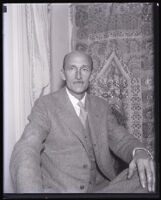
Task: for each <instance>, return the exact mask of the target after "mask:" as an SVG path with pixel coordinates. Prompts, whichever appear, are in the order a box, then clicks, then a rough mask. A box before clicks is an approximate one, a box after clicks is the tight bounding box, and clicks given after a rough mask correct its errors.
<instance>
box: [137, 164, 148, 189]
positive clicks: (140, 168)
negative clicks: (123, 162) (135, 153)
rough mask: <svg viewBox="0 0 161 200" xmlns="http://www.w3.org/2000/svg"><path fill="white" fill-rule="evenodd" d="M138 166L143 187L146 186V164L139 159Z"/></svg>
mask: <svg viewBox="0 0 161 200" xmlns="http://www.w3.org/2000/svg"><path fill="white" fill-rule="evenodd" d="M137 167H138V173H139V178H140V182H141V185H142V187H143V188H145V183H146V176H145V169H144V164H143V163H142V162H139V160H138V161H137Z"/></svg>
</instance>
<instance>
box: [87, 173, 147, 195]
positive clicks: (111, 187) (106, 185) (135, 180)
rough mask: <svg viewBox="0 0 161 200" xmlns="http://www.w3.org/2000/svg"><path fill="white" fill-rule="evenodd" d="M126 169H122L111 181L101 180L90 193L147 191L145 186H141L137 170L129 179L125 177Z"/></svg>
mask: <svg viewBox="0 0 161 200" xmlns="http://www.w3.org/2000/svg"><path fill="white" fill-rule="evenodd" d="M127 176H128V169H125V170H123V171H122V172H121V173H120V174H119V175H118V176H117V177H116V178H114V179H113V180H112V181H110V182H109V181H108V180H105V179H104V180H103V181H102V183H101V182H100V183H98V184H97V185H95V186H94V188H93V190H92V191H91V193H148V189H147V187H146V188H145V189H144V188H143V187H142V186H141V183H140V180H139V176H138V172H137V171H135V172H134V174H133V176H132V177H131V179H128V178H127Z"/></svg>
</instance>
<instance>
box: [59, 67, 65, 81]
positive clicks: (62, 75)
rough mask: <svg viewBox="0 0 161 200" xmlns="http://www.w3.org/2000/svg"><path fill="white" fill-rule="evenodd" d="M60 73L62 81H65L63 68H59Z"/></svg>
mask: <svg viewBox="0 0 161 200" xmlns="http://www.w3.org/2000/svg"><path fill="white" fill-rule="evenodd" d="M60 75H61V78H62V79H63V81H65V80H66V78H65V74H64V69H63V68H62V69H61V70H60Z"/></svg>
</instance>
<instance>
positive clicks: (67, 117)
mask: <svg viewBox="0 0 161 200" xmlns="http://www.w3.org/2000/svg"><path fill="white" fill-rule="evenodd" d="M59 97H60V98H59V106H58V107H57V113H58V114H59V116H60V118H61V120H62V121H63V122H64V124H66V126H67V127H68V128H69V129H70V130H71V131H72V133H73V134H75V136H76V137H77V138H78V139H79V140H80V142H81V143H82V145H83V146H84V148H85V149H86V150H87V147H86V142H85V139H84V134H83V133H84V128H83V125H82V124H81V121H80V119H79V117H78V116H77V114H76V112H75V110H74V107H73V105H72V103H71V101H70V100H69V97H68V95H67V93H66V89H65V88H63V89H62V90H61V92H60V96H59Z"/></svg>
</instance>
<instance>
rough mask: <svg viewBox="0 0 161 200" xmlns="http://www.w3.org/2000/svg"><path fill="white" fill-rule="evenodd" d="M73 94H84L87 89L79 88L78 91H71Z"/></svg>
mask: <svg viewBox="0 0 161 200" xmlns="http://www.w3.org/2000/svg"><path fill="white" fill-rule="evenodd" d="M69 90H70V91H71V92H72V93H75V94H83V93H85V92H86V90H87V89H82V88H77V89H69Z"/></svg>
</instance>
